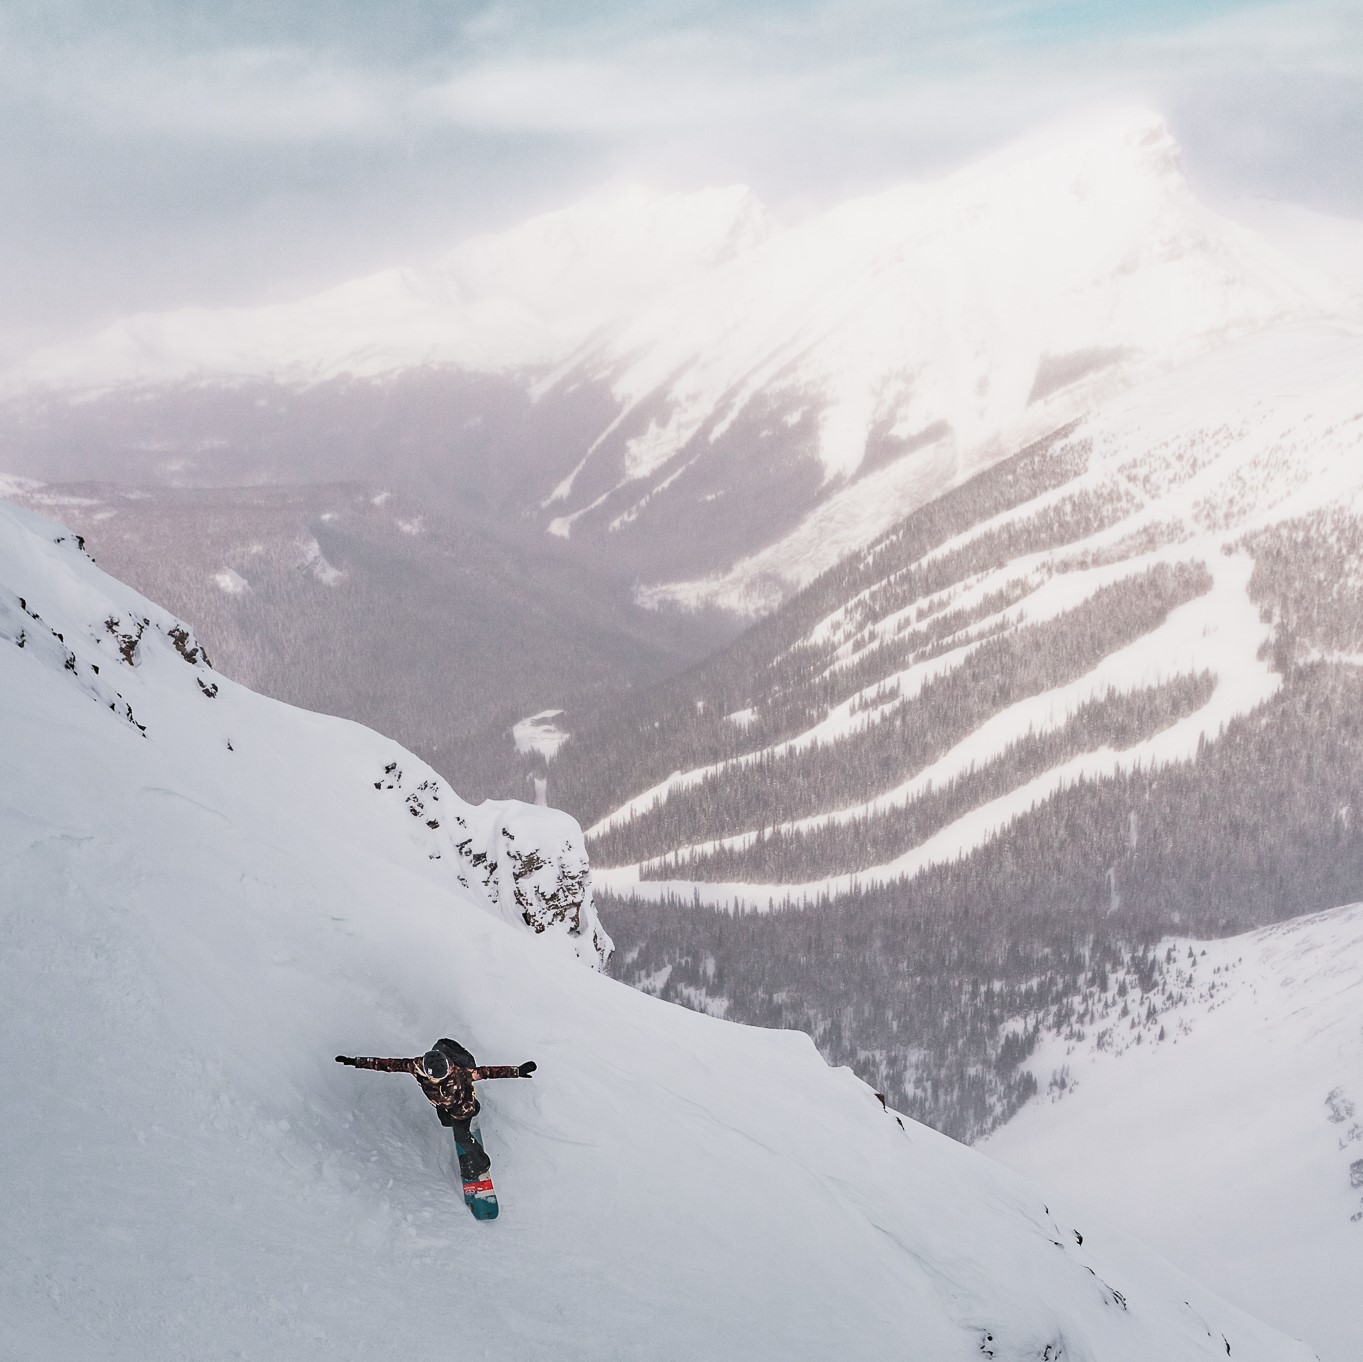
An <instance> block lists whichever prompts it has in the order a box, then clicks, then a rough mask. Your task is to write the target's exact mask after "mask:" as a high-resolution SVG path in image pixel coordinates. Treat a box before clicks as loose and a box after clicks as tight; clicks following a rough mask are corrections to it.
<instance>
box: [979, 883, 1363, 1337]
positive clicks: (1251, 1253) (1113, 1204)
mask: <svg viewBox="0 0 1363 1362" xmlns="http://www.w3.org/2000/svg"><path fill="white" fill-rule="evenodd" d="M1171 945H1172V948H1173V950H1174V959H1175V962H1176V964H1175V969H1176V970H1177V972H1178V974H1179V975H1180V976H1181V980H1180V986H1179V994H1180V996H1181V998H1182V1001H1181V1002H1179V1003H1178V1004H1177V1005H1176V1006H1174V1007H1172V1008H1167V1009H1164V1010H1162V1011H1161V1012H1160V1015H1159V1016H1158V1018H1157V1019H1156V1020H1154V1021H1152V1022H1150V1023H1149V1024H1147V1025H1145V1026H1144V1027H1143V1028H1142V1031H1143V1039H1144V1041H1145V1043H1144V1044H1142V1045H1139V1046H1137V1045H1134V1044H1133V1043H1132V1042H1133V1039H1134V1035H1135V1034H1138V1033H1139V1032H1133V1030H1132V1029H1131V1028H1130V1027H1129V1025H1128V1023H1127V1022H1125V1021H1117V1020H1116V1007H1115V1006H1114V1007H1113V1008H1112V1009H1111V1016H1109V1017H1108V1019H1107V1023H1106V1024H1102V1023H1099V1022H1094V1023H1092V1024H1090V1025H1089V1026H1088V1027H1087V1028H1086V1031H1087V1034H1086V1036H1085V1038H1084V1039H1083V1040H1082V1041H1081V1040H1078V1039H1076V1038H1073V1037H1071V1038H1068V1039H1067V1038H1066V1037H1064V1036H1055V1035H1053V1036H1051V1037H1050V1038H1048V1039H1047V1040H1045V1041H1044V1042H1043V1043H1042V1044H1041V1045H1040V1047H1039V1048H1038V1050H1037V1052H1036V1054H1035V1055H1034V1057H1033V1059H1032V1060H1031V1062H1030V1067H1032V1069H1033V1071H1034V1072H1035V1073H1036V1074H1037V1077H1038V1079H1039V1080H1040V1082H1041V1085H1042V1090H1043V1095H1042V1096H1040V1097H1038V1098H1036V1099H1034V1100H1033V1101H1032V1102H1031V1103H1030V1104H1029V1105H1028V1106H1027V1107H1024V1108H1023V1110H1022V1111H1021V1112H1020V1113H1019V1114H1018V1115H1017V1116H1016V1117H1014V1119H1013V1120H1012V1121H1010V1122H1009V1123H1008V1124H1007V1125H1006V1126H1004V1127H1003V1128H1002V1129H1001V1130H999V1131H997V1132H996V1133H995V1134H994V1135H993V1136H991V1137H990V1138H989V1139H988V1140H986V1141H985V1143H984V1144H983V1146H982V1148H984V1149H985V1150H986V1151H987V1152H988V1153H989V1154H991V1155H992V1156H993V1157H995V1158H998V1159H1000V1160H1001V1161H1002V1162H1004V1163H1006V1164H1008V1165H1009V1166H1010V1167H1013V1168H1017V1169H1019V1170H1020V1171H1023V1172H1026V1173H1028V1174H1029V1175H1032V1176H1035V1177H1037V1178H1039V1179H1041V1180H1042V1181H1043V1182H1045V1183H1046V1184H1047V1185H1048V1186H1051V1187H1054V1188H1057V1189H1061V1188H1063V1189H1064V1191H1065V1192H1066V1194H1067V1195H1069V1196H1072V1197H1074V1198H1075V1200H1076V1201H1080V1202H1083V1203H1085V1204H1087V1205H1090V1206H1092V1207H1095V1208H1098V1207H1101V1208H1102V1210H1103V1212H1104V1214H1106V1215H1109V1216H1110V1217H1111V1218H1112V1219H1113V1220H1114V1221H1118V1222H1120V1223H1122V1224H1123V1225H1125V1226H1126V1227H1127V1228H1129V1229H1131V1230H1132V1231H1134V1232H1136V1233H1139V1234H1140V1235H1142V1237H1144V1238H1145V1239H1146V1240H1147V1241H1148V1242H1149V1243H1152V1244H1154V1245H1156V1246H1158V1247H1159V1248H1160V1249H1161V1250H1162V1251H1163V1252H1165V1253H1167V1254H1168V1255H1169V1257H1170V1258H1171V1259H1173V1260H1174V1261H1175V1262H1177V1263H1179V1264H1180V1265H1182V1266H1183V1267H1185V1268H1186V1269H1188V1270H1189V1271H1190V1272H1194V1273H1196V1274H1198V1275H1199V1276H1200V1277H1202V1279H1203V1280H1205V1281H1208V1282H1210V1283H1212V1284H1214V1285H1215V1286H1216V1287H1217V1288H1218V1289H1219V1290H1221V1291H1223V1292H1224V1293H1225V1294H1226V1296H1227V1297H1228V1298H1230V1299H1232V1300H1238V1301H1240V1302H1241V1303H1243V1304H1252V1305H1253V1308H1254V1309H1255V1310H1257V1311H1259V1312H1260V1313H1262V1314H1263V1315H1264V1316H1265V1318H1268V1319H1271V1320H1273V1321H1275V1322H1276V1323H1277V1324H1279V1325H1280V1326H1281V1327H1283V1328H1285V1329H1288V1330H1291V1331H1292V1332H1294V1333H1299V1334H1300V1335H1302V1336H1303V1337H1305V1338H1307V1339H1309V1340H1310V1341H1311V1342H1312V1343H1313V1344H1314V1345H1315V1346H1316V1347H1317V1348H1319V1349H1320V1355H1321V1357H1322V1358H1323V1359H1326V1362H1352V1359H1354V1358H1356V1357H1358V1355H1359V1350H1360V1347H1363V1294H1360V1292H1359V1289H1358V1284H1359V1282H1360V1281H1361V1280H1363V1029H1360V1018H1363V907H1358V906H1354V907H1351V908H1341V909H1338V910H1335V911H1333V912H1327V913H1320V914H1317V915H1315V916H1312V917H1309V918H1299V919H1297V920H1296V921H1293V922H1289V923H1284V924H1283V925H1281V926H1277V927H1271V928H1268V929H1267V930H1264V931H1259V932H1254V933H1252V934H1250V935H1247V936H1240V937H1233V938H1230V939H1227V940H1222V941H1213V942H1191V943H1190V942H1188V941H1186V940H1179V941H1174V942H1172V943H1171ZM1190 948H1191V950H1192V952H1193V954H1191V955H1190V954H1189V952H1190ZM1116 983H1117V981H1116V980H1114V981H1113V985H1114V989H1115V986H1116ZM1133 1011H1134V1012H1135V1013H1136V1014H1137V1015H1140V1014H1141V1012H1142V1009H1141V1008H1140V1007H1135V1006H1134V1003H1133ZM1113 1022H1115V1023H1116V1024H1115V1025H1113V1024H1112V1023H1113ZM1160 1028H1162V1029H1163V1032H1164V1035H1165V1040H1164V1041H1163V1042H1162V1043H1160V1042H1158V1041H1157V1040H1156V1032H1157V1030H1158V1029H1160ZM1105 1031H1106V1035H1104V1032H1105ZM1062 1069H1063V1070H1064V1071H1065V1072H1066V1074H1067V1078H1068V1088H1067V1090H1066V1091H1065V1093H1064V1095H1063V1096H1060V1097H1057V1096H1056V1095H1055V1092H1054V1090H1052V1091H1050V1092H1047V1084H1048V1080H1049V1079H1050V1078H1051V1076H1052V1075H1053V1074H1054V1073H1057V1072H1059V1071H1061V1070H1062Z"/></svg>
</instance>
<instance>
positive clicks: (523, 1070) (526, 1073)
mask: <svg viewBox="0 0 1363 1362" xmlns="http://www.w3.org/2000/svg"><path fill="white" fill-rule="evenodd" d="M538 1068H539V1065H538V1064H536V1063H535V1061H534V1060H533V1059H527V1060H526V1061H525V1063H524V1064H522V1065H521V1067H520V1070H519V1072H520V1075H521V1077H522V1078H529V1077H530V1075H531V1074H532V1073H534V1072H535V1070H536V1069H538Z"/></svg>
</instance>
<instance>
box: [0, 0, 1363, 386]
mask: <svg viewBox="0 0 1363 1362" xmlns="http://www.w3.org/2000/svg"><path fill="white" fill-rule="evenodd" d="M1114 101H1120V102H1127V103H1130V102H1137V103H1142V104H1146V105H1149V106H1153V107H1155V108H1157V109H1159V110H1160V111H1161V112H1163V113H1164V114H1165V115H1166V117H1167V118H1168V119H1169V120H1170V123H1171V125H1172V126H1173V128H1174V130H1175V132H1176V134H1177V135H1178V136H1179V138H1180V140H1181V141H1182V143H1183V145H1184V148H1185V152H1186V156H1187V161H1188V164H1189V167H1190V170H1191V172H1192V173H1193V175H1194V178H1195V179H1196V180H1197V181H1198V182H1199V183H1200V184H1201V185H1203V186H1204V187H1205V188H1206V189H1207V190H1208V191H1210V192H1213V193H1215V194H1216V195H1218V196H1221V197H1223V198H1224V197H1226V196H1230V195H1234V194H1249V195H1272V196H1279V197H1285V198H1289V199H1295V200H1298V201H1301V202H1305V203H1308V204H1311V205H1314V206H1316V207H1319V208H1322V209H1326V210H1329V211H1333V212H1337V213H1345V214H1349V215H1351V216H1359V217H1363V0H1296V2H1294V3H1290V4H1281V3H1276V4H1273V3H1246V2H1245V0H1239V2H1237V0H897V2H896V0H755V2H754V0H749V2H747V3H745V2H744V0H287V3H281V0H119V3H117V4H109V3H107V0H2V2H0V118H3V120H4V127H5V133H4V135H3V137H0V189H2V192H3V203H4V212H3V215H2V216H0V359H3V358H7V357H12V356H14V355H16V354H17V353H19V352H21V351H22V350H23V349H26V348H27V347H28V346H29V345H30V344H32V343H36V342H37V341H39V340H44V339H48V338H50V337H51V336H52V335H53V334H59V333H61V332H65V331H70V330H72V329H83V328H84V327H86V326H88V325H91V324H94V323H96V322H99V321H101V320H104V319H107V318H108V317H110V316H113V315H117V314H120V313H123V312H127V311H132V310H136V309H142V308H162V307H169V306H176V305H180V304H185V303H193V302H202V303H209V304H214V303H225V302H255V301H260V300H265V299H270V298H279V297H289V296H293V295H295V294H297V293H299V292H302V291H305V290H307V289H310V288H313V287H317V286H321V285H324V284H327V283H330V282H334V281H335V280H337V279H340V278H345V277H349V276H352V275H355V274H359V273H362V272H364V271H367V270H370V269H374V268H378V267H380V266H382V265H385V264H389V263H393V262H395V261H399V260H404V259H420V258H423V257H424V256H427V255H429V254H431V253H433V252H435V251H438V250H440V249H442V248H444V247H447V246H449V245H450V244H452V243H453V242H454V241H456V240H458V239H459V238H460V237H461V236H463V235H466V234H468V233H469V232H470V231H474V230H480V229H485V228H495V227H498V226H502V225H506V224H509V223H511V222H514V221H517V220H519V219H520V218H522V217H525V216H528V215H529V214H530V213H533V212H535V211H537V210H540V209H544V208H550V207H555V206H558V205H560V204H562V203H565V202H567V201H570V200H571V199H572V198H574V197H576V196H578V195H579V194H581V193H582V192H584V191H586V190H589V189H591V188H593V187H595V186H597V185H599V184H601V183H603V182H606V181H618V180H626V179H636V180H642V181H645V182H649V183H654V184H659V185H667V186H676V187H682V188H686V187H698V186H701V185H705V184H716V183H732V182H737V181H741V182H745V183H748V184H751V185H753V186H754V187H755V188H756V189H757V190H758V192H759V193H761V194H762V196H763V197H764V198H766V199H767V200H768V201H769V202H770V203H772V204H773V205H775V206H776V207H778V208H781V209H784V210H785V211H787V212H789V213H792V214H794V213H799V212H801V211H805V210H807V209H809V208H812V207H814V206H817V205H818V204H820V203H824V202H828V201H830V200H833V199H836V198H837V197H839V196H842V195H845V194H849V193H853V192H856V191H858V190H863V189H869V188H874V187H877V186H881V185H884V184H886V183H889V182H892V181H895V180H901V179H907V178H915V177H923V176H930V175H932V174H935V173H940V172H941V171H942V170H944V169H948V168H950V167H952V166H954V165H956V164H958V163H960V162H962V161H964V160H966V159H968V158H969V157H970V156H971V155H973V154H975V153H977V152H979V151H982V150H985V149H988V148H990V147H992V146H994V145H996V144H998V143H999V142H1001V141H1004V140H1007V139H1008V137H1009V136H1010V135H1014V134H1016V133H1017V132H1018V131H1020V130H1023V129H1025V128H1028V127H1029V126H1031V125H1033V124H1037V123H1042V122H1047V121H1051V120H1053V119H1056V118H1061V117H1064V116H1066V115H1068V114H1070V113H1072V112H1074V111H1080V110H1082V109H1084V108H1085V107H1089V106H1092V105H1094V104H1096V103H1107V102H1114Z"/></svg>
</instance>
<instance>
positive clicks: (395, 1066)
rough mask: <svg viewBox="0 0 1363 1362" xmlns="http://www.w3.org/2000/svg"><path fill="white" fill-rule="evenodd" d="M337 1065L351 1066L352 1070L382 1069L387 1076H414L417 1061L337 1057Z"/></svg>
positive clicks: (368, 1057) (367, 1056)
mask: <svg viewBox="0 0 1363 1362" xmlns="http://www.w3.org/2000/svg"><path fill="white" fill-rule="evenodd" d="M336 1062H337V1064H349V1065H350V1067H351V1068H352V1069H382V1070H383V1072H384V1073H387V1074H414V1073H416V1066H417V1061H416V1060H415V1059H379V1058H377V1057H375V1056H374V1055H360V1056H359V1057H358V1058H356V1057H355V1056H354V1055H337V1056H336Z"/></svg>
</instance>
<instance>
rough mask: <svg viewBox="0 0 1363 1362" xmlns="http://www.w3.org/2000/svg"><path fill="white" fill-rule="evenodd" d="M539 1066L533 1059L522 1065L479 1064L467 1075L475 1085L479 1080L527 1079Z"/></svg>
mask: <svg viewBox="0 0 1363 1362" xmlns="http://www.w3.org/2000/svg"><path fill="white" fill-rule="evenodd" d="M537 1068H539V1065H538V1064H536V1063H535V1061H534V1060H533V1059H527V1060H526V1061H525V1063H524V1064H480V1065H479V1066H478V1067H477V1068H476V1069H470V1070H469V1073H470V1075H471V1076H472V1078H473V1080H474V1082H475V1083H476V1082H477V1081H478V1080H479V1079H480V1078H529V1077H530V1075H531V1074H532V1073H534V1072H535V1070H536V1069H537Z"/></svg>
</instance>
